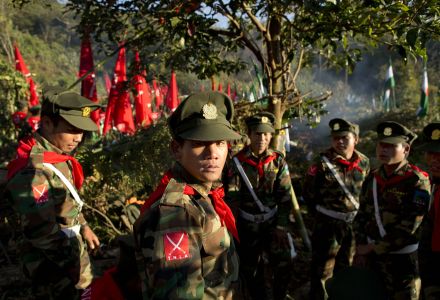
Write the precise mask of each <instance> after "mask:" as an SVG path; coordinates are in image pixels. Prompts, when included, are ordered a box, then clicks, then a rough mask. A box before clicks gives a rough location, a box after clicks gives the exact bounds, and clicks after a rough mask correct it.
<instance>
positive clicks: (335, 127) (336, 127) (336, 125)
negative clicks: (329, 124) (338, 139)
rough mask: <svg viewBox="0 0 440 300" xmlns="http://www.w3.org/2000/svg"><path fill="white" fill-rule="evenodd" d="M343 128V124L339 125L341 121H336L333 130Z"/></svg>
mask: <svg viewBox="0 0 440 300" xmlns="http://www.w3.org/2000/svg"><path fill="white" fill-rule="evenodd" d="M340 128H341V126H340V125H339V123H335V124H334V125H333V130H339V129H340Z"/></svg>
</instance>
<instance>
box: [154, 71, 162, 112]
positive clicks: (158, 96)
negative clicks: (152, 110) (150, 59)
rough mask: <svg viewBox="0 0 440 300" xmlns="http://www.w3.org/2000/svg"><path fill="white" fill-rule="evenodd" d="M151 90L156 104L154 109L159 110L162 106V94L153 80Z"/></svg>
mask: <svg viewBox="0 0 440 300" xmlns="http://www.w3.org/2000/svg"><path fill="white" fill-rule="evenodd" d="M153 90H154V99H155V103H156V109H157V110H160V107H161V106H162V102H163V98H162V93H161V91H160V88H159V86H158V85H157V82H156V79H155V78H153Z"/></svg>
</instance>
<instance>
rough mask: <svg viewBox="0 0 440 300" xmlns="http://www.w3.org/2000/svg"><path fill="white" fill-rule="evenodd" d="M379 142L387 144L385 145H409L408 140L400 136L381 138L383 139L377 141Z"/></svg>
mask: <svg viewBox="0 0 440 300" xmlns="http://www.w3.org/2000/svg"><path fill="white" fill-rule="evenodd" d="M379 142H381V143H387V144H399V143H407V144H409V141H408V139H406V138H405V137H400V136H390V137H383V138H380V139H379Z"/></svg>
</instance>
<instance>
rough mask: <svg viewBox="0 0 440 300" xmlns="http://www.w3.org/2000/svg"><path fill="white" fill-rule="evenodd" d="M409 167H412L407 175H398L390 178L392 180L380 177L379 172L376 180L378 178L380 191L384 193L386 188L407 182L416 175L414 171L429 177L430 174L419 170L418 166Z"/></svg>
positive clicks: (375, 175)
mask: <svg viewBox="0 0 440 300" xmlns="http://www.w3.org/2000/svg"><path fill="white" fill-rule="evenodd" d="M408 166H409V167H410V170H407V171H406V172H405V174H403V175H396V176H393V177H392V178H390V179H385V178H382V176H380V174H379V171H377V172H376V173H375V174H374V178H376V181H377V184H378V185H379V187H380V190H381V191H383V190H385V189H386V188H388V187H389V186H393V185H395V184H397V183H399V182H400V181H402V180H405V179H407V178H409V177H411V176H413V175H414V171H413V170H415V171H418V172H420V173H422V174H423V175H425V176H426V177H428V176H429V175H428V173H426V172H424V171H422V170H421V169H419V168H418V167H416V166H414V165H410V164H408Z"/></svg>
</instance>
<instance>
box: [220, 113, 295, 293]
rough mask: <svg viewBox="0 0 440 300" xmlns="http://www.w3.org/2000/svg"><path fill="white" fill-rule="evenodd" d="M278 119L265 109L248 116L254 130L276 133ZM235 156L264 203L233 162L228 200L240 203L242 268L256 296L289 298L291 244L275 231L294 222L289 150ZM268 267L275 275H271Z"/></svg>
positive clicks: (244, 152)
mask: <svg viewBox="0 0 440 300" xmlns="http://www.w3.org/2000/svg"><path fill="white" fill-rule="evenodd" d="M273 121H274V116H273V115H272V114H269V113H266V112H264V113H259V114H257V115H254V116H252V117H250V118H248V119H247V121H246V123H247V126H248V128H249V130H255V131H256V132H274V130H273V126H272V123H273ZM234 159H236V160H238V161H239V163H240V165H241V167H242V168H243V171H244V173H245V174H246V176H247V178H248V179H249V181H250V183H251V185H252V188H253V190H254V192H255V194H256V195H257V197H258V199H259V201H260V203H261V205H259V204H258V203H257V202H256V201H255V199H254V198H253V196H252V195H251V192H250V190H249V188H248V187H247V186H246V183H245V181H244V179H243V177H242V176H241V174H240V173H239V171H238V168H237V165H236V164H234V163H231V165H232V167H231V168H230V170H229V172H228V173H229V174H228V183H227V186H228V187H227V190H228V199H229V200H228V201H230V202H232V203H234V205H235V206H238V210H237V211H236V216H237V219H238V221H237V224H238V231H239V233H240V244H239V247H238V248H239V254H240V262H241V264H240V269H241V271H242V274H243V276H244V278H245V279H246V282H247V286H248V290H249V293H250V295H251V297H252V298H253V299H272V298H273V297H274V299H283V298H284V297H285V294H286V290H287V286H288V283H289V279H290V275H291V255H290V249H288V248H281V247H280V245H278V244H277V243H276V241H275V240H274V236H273V231H274V229H275V228H277V227H278V228H282V229H286V228H287V225H288V223H289V213H290V212H291V211H292V202H291V194H290V190H291V181H290V174H289V168H288V166H287V163H286V161H285V159H284V156H283V154H282V153H280V152H278V151H274V150H272V149H270V148H268V149H266V150H265V151H264V152H263V153H262V154H261V155H259V156H256V155H255V154H254V153H253V152H252V150H251V148H250V146H246V147H245V148H243V149H242V150H241V151H240V152H238V153H237V154H236V155H235V158H234ZM261 206H262V207H263V209H262V207H261ZM285 234H286V235H287V231H286V233H285ZM286 237H287V236H286ZM262 265H264V266H262ZM268 270H269V271H270V272H269V273H273V276H272V275H270V274H267V273H268ZM265 273H266V274H265ZM272 277H273V278H272Z"/></svg>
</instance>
